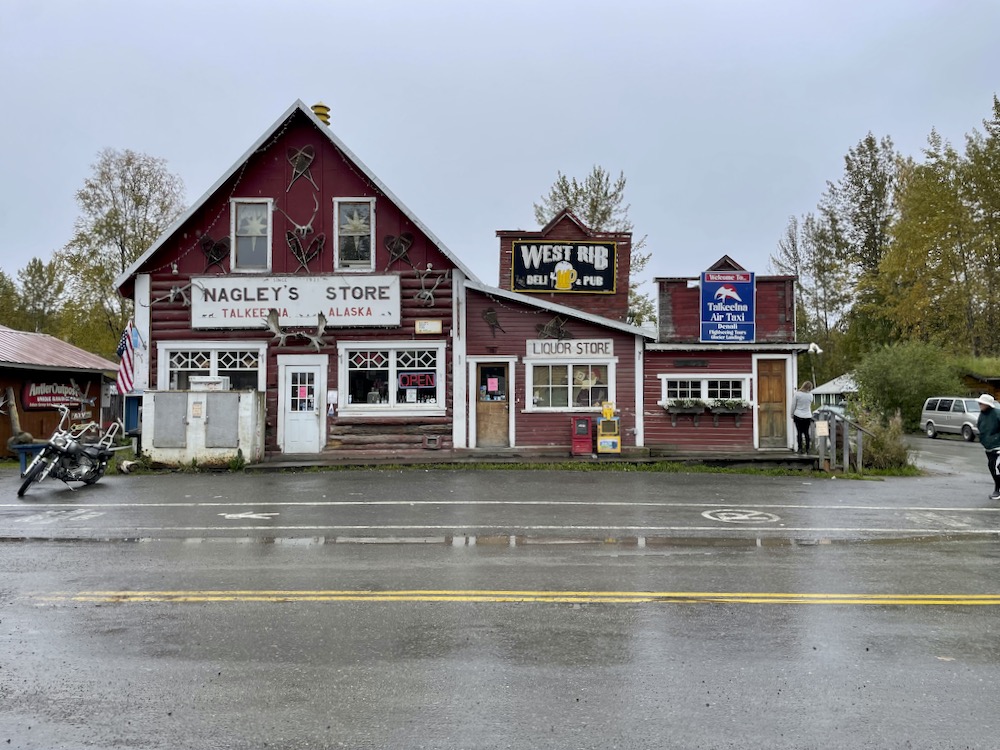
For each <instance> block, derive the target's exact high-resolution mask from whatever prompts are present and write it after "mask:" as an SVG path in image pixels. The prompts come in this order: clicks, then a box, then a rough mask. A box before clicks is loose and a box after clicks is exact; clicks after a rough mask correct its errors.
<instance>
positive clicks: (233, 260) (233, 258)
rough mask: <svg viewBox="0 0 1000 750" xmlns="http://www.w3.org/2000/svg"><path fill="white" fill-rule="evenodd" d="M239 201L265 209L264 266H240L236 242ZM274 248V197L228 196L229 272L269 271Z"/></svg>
mask: <svg viewBox="0 0 1000 750" xmlns="http://www.w3.org/2000/svg"><path fill="white" fill-rule="evenodd" d="M241 203H259V204H263V205H264V206H265V209H266V211H267V266H266V267H265V268H240V267H239V266H238V265H237V261H238V259H239V255H238V253H237V249H236V246H237V244H238V243H237V242H236V207H237V206H238V205H239V204H241ZM273 248H274V199H273V198H230V199H229V271H230V272H231V273H269V272H270V271H271V268H272V262H273V261H272V255H273Z"/></svg>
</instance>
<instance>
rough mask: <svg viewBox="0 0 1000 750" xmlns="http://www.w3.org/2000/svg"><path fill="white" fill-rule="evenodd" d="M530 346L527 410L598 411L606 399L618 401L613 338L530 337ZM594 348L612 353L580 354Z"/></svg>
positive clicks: (527, 371) (526, 370)
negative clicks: (599, 355)
mask: <svg viewBox="0 0 1000 750" xmlns="http://www.w3.org/2000/svg"><path fill="white" fill-rule="evenodd" d="M578 344H580V345H584V346H577V345H578ZM527 346H528V349H527V356H526V357H525V360H524V365H525V368H524V369H525V381H526V384H525V387H526V389H527V394H528V398H527V399H526V403H527V406H526V409H525V410H526V411H535V410H543V409H545V410H549V409H564V410H574V411H577V410H580V409H586V410H599V409H600V408H601V404H602V403H603V402H605V401H614V400H615V378H616V365H617V359H616V358H615V357H614V356H613V346H612V343H611V342H610V341H608V340H604V339H594V340H589V339H588V340H580V341H578V342H573V345H569V344H567V345H562V344H552V342H547V341H545V342H539V341H532V340H529V341H528V344H527ZM591 349H601V350H603V351H606V352H608V354H610V355H612V356H609V357H605V358H602V359H593V360H586V359H583V358H580V357H579V356H578V355H579V352H580V351H587V350H591Z"/></svg>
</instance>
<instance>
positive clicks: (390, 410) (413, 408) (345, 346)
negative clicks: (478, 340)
mask: <svg viewBox="0 0 1000 750" xmlns="http://www.w3.org/2000/svg"><path fill="white" fill-rule="evenodd" d="M405 349H425V350H434V351H435V352H436V353H437V367H436V370H435V377H436V379H437V396H436V397H435V400H436V403H433V404H407V403H403V404H399V403H396V404H393V403H392V398H395V395H393V396H392V398H390V399H389V402H388V403H385V404H369V403H367V402H365V403H362V404H358V403H349V400H348V394H349V393H350V380H349V368H348V360H349V359H350V355H351V353H352V352H355V351H359V350H365V351H388V352H391V353H392V356H391V357H390V358H389V367H388V370H389V376H388V381H389V382H388V385H389V393H391V394H395V393H396V382H397V377H398V376H397V368H396V352H398V351H401V350H405ZM447 354H448V352H447V345H446V343H445V342H444V341H351V342H349V343H341V344H339V345H338V346H337V383H338V384H339V388H338V389H337V411H338V413H339V416H342V417H416V416H421V415H423V416H436V417H443V416H446V415H447V413H448V404H447V396H448V382H447V371H448V368H447V361H446V358H447Z"/></svg>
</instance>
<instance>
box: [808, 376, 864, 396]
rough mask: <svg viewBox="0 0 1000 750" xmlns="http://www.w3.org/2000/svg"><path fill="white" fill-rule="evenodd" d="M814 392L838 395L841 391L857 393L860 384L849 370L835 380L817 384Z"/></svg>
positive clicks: (820, 394) (821, 394) (822, 394)
mask: <svg viewBox="0 0 1000 750" xmlns="http://www.w3.org/2000/svg"><path fill="white" fill-rule="evenodd" d="M812 392H813V394H814V395H817V396H824V395H831V396H837V395H840V394H841V393H857V392H858V384H857V382H856V381H855V380H854V375H853V374H852V373H849V372H848V373H845V374H844V375H838V376H837V377H835V378H834V379H833V380H828V381H826V382H825V383H823V385H818V386H816V387H815V388H813V389H812Z"/></svg>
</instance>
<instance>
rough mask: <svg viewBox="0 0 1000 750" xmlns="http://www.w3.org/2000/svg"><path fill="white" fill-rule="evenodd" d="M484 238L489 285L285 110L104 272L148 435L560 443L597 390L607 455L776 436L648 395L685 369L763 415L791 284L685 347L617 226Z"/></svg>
mask: <svg viewBox="0 0 1000 750" xmlns="http://www.w3.org/2000/svg"><path fill="white" fill-rule="evenodd" d="M497 236H498V237H499V239H500V256H499V267H500V284H499V286H490V285H487V284H484V283H483V282H481V281H480V280H478V279H477V278H476V277H475V276H474V274H472V273H471V272H470V271H469V270H468V269H467V268H466V267H465V266H464V264H463V263H462V262H461V261H460V260H459V259H458V258H457V256H456V255H454V254H453V253H452V252H451V251H450V250H449V249H448V248H446V247H445V246H444V244H443V243H442V242H441V241H440V240H438V239H437V238H436V237H435V236H434V234H433V233H432V232H431V231H430V230H429V229H428V228H427V227H426V226H424V225H423V223H421V222H420V220H419V219H418V218H417V217H416V216H414V215H413V213H412V212H411V211H410V210H409V209H407V208H406V206H405V205H404V204H403V203H402V202H401V201H400V200H399V199H398V198H397V197H396V196H394V195H393V194H392V192H391V191H390V190H389V188H388V187H386V186H385V185H384V184H383V183H382V182H381V181H380V180H379V179H378V178H377V177H376V176H375V175H374V174H373V173H372V172H371V171H370V170H369V169H368V168H367V167H366V166H365V165H364V164H363V163H362V162H361V161H360V160H359V159H358V158H357V157H356V156H355V155H354V154H352V153H351V151H350V150H349V149H348V148H347V146H346V145H345V144H344V143H342V142H341V141H340V140H339V139H338V138H337V137H336V136H335V135H334V134H333V132H332V131H331V130H330V128H329V127H327V126H326V125H325V124H324V121H323V120H321V119H320V117H318V116H317V114H316V113H315V112H314V111H313V110H311V109H310V108H308V107H306V106H305V105H304V104H303V103H302V102H296V103H295V104H293V105H292V106H291V107H290V108H289V109H288V110H287V111H286V112H285V113H284V114H283V115H282V116H281V117H280V118H278V120H277V121H276V122H275V123H274V124H273V125H272V126H271V127H270V128H269V129H268V130H267V131H266V132H265V133H264V134H263V135H262V136H261V137H260V138H259V139H258V140H257V142H256V143H254V144H253V145H252V146H251V147H250V148H249V149H248V150H247V151H246V153H244V155H243V156H242V157H240V159H238V160H237V161H236V163H235V164H233V166H232V167H231V168H230V169H229V170H227V171H226V172H225V174H223V175H222V176H221V177H220V178H219V180H218V181H217V182H216V183H215V184H214V185H213V186H212V187H211V188H210V189H209V190H208V191H207V192H206V193H205V194H204V195H203V196H202V197H201V198H200V199H199V200H198V201H196V202H195V203H194V205H192V207H191V208H190V209H189V210H188V211H187V212H185V213H184V214H183V215H182V216H181V217H180V218H179V219H178V220H177V222H176V223H175V224H174V225H173V226H172V227H170V228H169V229H168V230H167V231H166V232H165V233H164V234H163V235H162V236H161V237H160V238H159V239H158V240H157V241H156V242H155V243H154V245H153V246H152V247H150V248H149V250H148V251H147V252H146V253H144V254H143V256H142V257H141V258H139V259H138V260H137V261H136V262H135V263H134V264H133V265H132V266H131V267H130V268H129V269H127V270H126V272H125V273H124V274H123V275H122V276H121V277H120V278H119V279H118V280H117V283H118V286H119V289H120V291H121V293H122V294H123V295H126V296H128V297H131V298H132V299H134V301H135V303H136V306H135V309H136V319H135V323H136V327H137V328H138V331H139V334H140V339H141V340H142V341H143V342H144V343H145V347H144V348H142V349H141V350H137V352H136V356H135V360H136V367H137V371H136V377H135V381H136V391H137V392H138V393H141V394H142V403H143V410H142V412H143V426H142V431H143V441H142V442H143V447H144V449H146V450H147V451H149V452H151V453H152V454H153V455H154V458H158V459H160V460H166V461H176V462H181V461H190V460H193V459H197V460H199V461H204V460H213V459H214V460H226V459H228V458H232V457H233V456H235V455H238V453H239V452H240V451H242V452H243V454H244V456H245V457H246V458H248V459H251V460H253V459H257V458H262V457H265V456H266V455H287V454H306V455H316V454H320V453H324V452H326V453H334V454H338V455H342V456H346V455H351V454H354V455H363V456H376V455H394V454H399V453H403V452H407V451H424V450H441V449H444V450H484V449H489V450H497V449H503V448H518V449H530V448H533V447H535V448H547V449H555V450H557V451H558V450H561V449H565V450H567V451H568V450H569V448H570V445H571V442H572V432H573V429H574V420H576V419H578V418H581V417H588V416H589V417H592V418H594V419H595V421H596V419H597V418H598V417H599V416H600V415H601V413H602V407H603V405H604V404H605V403H606V402H610V403H613V404H614V405H615V410H616V412H615V413H616V417H617V418H618V420H619V423H618V426H619V427H620V445H621V447H622V448H623V449H624V450H625V451H629V450H635V449H640V450H641V449H643V447H644V446H646V445H655V446H663V447H668V448H669V447H677V448H688V447H706V446H715V445H719V446H721V445H726V446H743V447H749V446H757V445H760V446H762V447H763V446H765V445H768V444H771V443H775V444H777V442H778V441H779V438H781V439H784V438H786V437H787V435H786V434H784V433H781V431H780V430H779V429H778V427H776V426H767V427H766V428H765V432H766V433H767V437H766V439H764V438H759V437H758V431H759V428H760V426H761V425H762V424H764V422H763V421H762V418H758V416H756V413H755V416H754V418H751V419H745V420H743V421H742V423H741V424H739V425H736V424H735V422H736V421H738V420H734V418H733V417H729V418H728V420H725V421H721V422H720V423H719V425H718V426H717V427H716V426H715V425H714V424H713V425H712V427H711V429H705V428H704V427H703V426H702V425H698V426H697V427H696V426H694V425H693V423H692V424H690V425H689V424H687V423H686V422H681V423H678V424H676V425H675V423H674V422H675V420H672V419H671V418H670V415H669V414H668V412H667V411H666V409H665V408H664V407H662V406H660V405H659V404H660V403H666V402H665V399H666V398H667V397H668V394H669V393H671V392H679V391H678V388H679V387H680V388H681V390H683V391H684V392H685V393H693V390H694V385H693V384H692V383H686V384H684V385H683V387H681V386H678V385H677V383H675V382H674V381H678V382H679V381H680V380H688V379H690V378H689V376H691V375H692V373H695V372H697V373H698V375H699V376H700V377H701V376H704V377H702V382H701V384H700V385H699V387H700V388H702V389H705V390H706V392H707V393H708V394H709V395H711V394H712V393H722V392H725V393H726V394H727V395H737V394H738V395H739V396H740V397H741V398H745V399H748V400H753V401H754V402H755V403H759V404H760V406H761V407H762V409H763V411H762V412H761V415H762V416H766V415H769V414H770V413H771V412H770V409H771V408H772V406H777V403H778V402H774V403H773V404H772V403H771V401H762V400H761V399H760V398H759V397H758V396H757V395H756V394H758V393H761V386H766V389H767V392H768V393H770V392H771V390H773V389H776V390H774V392H775V393H778V392H780V393H781V394H782V398H785V397H786V396H787V392H788V388H789V387H790V384H791V382H792V379H793V378H792V376H793V374H794V369H793V368H794V358H793V356H792V353H793V352H794V351H795V346H794V344H793V338H794V315H793V312H792V308H791V305H792V299H793V295H792V283H793V282H792V280H791V279H781V278H766V279H765V278H762V279H759V280H758V284H757V299H758V304H757V334H756V339H752V340H751V341H752V343H751V344H747V345H742V346H741V345H734V344H722V343H711V344H708V345H706V344H705V343H704V342H700V341H699V336H698V306H697V305H698V297H697V291H696V290H695V291H692V289H691V288H689V287H690V284H689V282H688V281H687V280H671V279H663V280H660V282H659V284H660V295H661V299H660V305H661V309H660V312H661V321H660V335H659V340H658V342H657V343H655V344H654V343H651V342H652V340H653V339H654V338H655V336H654V333H653V332H652V331H648V330H644V329H640V328H637V327H634V326H631V325H629V324H628V323H627V322H626V319H627V313H628V292H629V261H630V255H631V235H630V234H628V233H605V232H595V231H592V230H590V229H589V228H587V227H586V226H584V225H583V224H582V223H581V222H580V221H579V220H578V219H577V218H576V217H575V216H574V215H573V214H572V213H570V212H569V211H564V212H562V213H560V214H559V215H558V216H556V217H555V218H554V219H553V220H552V221H551V222H550V223H549V224H548V225H547V226H546V227H544V228H542V229H541V230H538V231H532V232H525V231H500V232H497ZM730 268H732V269H735V268H738V267H736V266H735V265H734V264H730V265H723V266H720V269H719V270H720V272H721V271H722V270H729V269H730ZM692 295H693V296H692ZM723 302H729V300H723ZM720 304H721V303H720ZM769 347H773V349H770V348H769ZM769 351H772V352H773V353H772V354H767V352H769ZM777 369H780V370H781V373H777V372H776V370H777ZM772 370H774V371H775V372H774V373H772ZM716 375H717V376H718V377H716ZM779 375H780V376H781V378H783V379H781V378H779ZM681 376H683V378H682V377H681ZM774 378H778V379H777V380H773V379H774ZM715 380H725V381H727V382H728V385H726V386H725V387H724V388H721V386H719V384H718V383H715V382H714V381H715ZM737 384H738V387H737ZM720 388H721V390H720ZM671 389H673V390H671ZM764 407H766V408H764ZM768 419H770V417H768ZM775 419H777V418H776V417H775ZM709 422H712V420H709ZM766 424H767V425H771V422H770V421H768V422H766ZM605 426H607V423H605ZM785 430H786V432H787V425H785ZM771 432H774V434H773V435H772V434H771ZM786 442H787V441H786Z"/></svg>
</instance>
